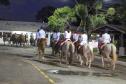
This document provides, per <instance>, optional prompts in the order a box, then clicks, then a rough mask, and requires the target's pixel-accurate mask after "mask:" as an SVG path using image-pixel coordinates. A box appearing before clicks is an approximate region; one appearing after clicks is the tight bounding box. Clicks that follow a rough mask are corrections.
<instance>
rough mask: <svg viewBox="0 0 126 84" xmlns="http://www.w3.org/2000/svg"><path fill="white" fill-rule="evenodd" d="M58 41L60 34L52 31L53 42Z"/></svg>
mask: <svg viewBox="0 0 126 84" xmlns="http://www.w3.org/2000/svg"><path fill="white" fill-rule="evenodd" d="M59 39H60V32H58V31H54V33H53V40H54V41H56V42H58V41H59Z"/></svg>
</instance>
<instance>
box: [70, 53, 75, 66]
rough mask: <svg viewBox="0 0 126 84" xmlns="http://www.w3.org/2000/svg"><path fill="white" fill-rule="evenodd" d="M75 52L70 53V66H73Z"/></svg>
mask: <svg viewBox="0 0 126 84" xmlns="http://www.w3.org/2000/svg"><path fill="white" fill-rule="evenodd" d="M73 55H74V54H73V52H70V57H69V64H72V61H73Z"/></svg>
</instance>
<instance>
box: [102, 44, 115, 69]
mask: <svg viewBox="0 0 126 84" xmlns="http://www.w3.org/2000/svg"><path fill="white" fill-rule="evenodd" d="M101 56H102V66H103V67H104V66H105V63H104V58H107V60H108V61H109V62H110V63H111V66H112V70H115V64H116V61H117V54H116V46H115V45H114V44H112V43H111V44H106V45H105V46H104V47H103V49H102V50H101Z"/></svg>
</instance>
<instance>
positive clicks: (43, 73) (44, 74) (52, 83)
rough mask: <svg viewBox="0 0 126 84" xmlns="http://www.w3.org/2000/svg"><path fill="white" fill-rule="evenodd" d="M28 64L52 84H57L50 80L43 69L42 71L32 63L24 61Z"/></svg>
mask: <svg viewBox="0 0 126 84" xmlns="http://www.w3.org/2000/svg"><path fill="white" fill-rule="evenodd" d="M24 62H26V63H28V64H31V65H32V66H33V67H34V68H35V69H36V70H37V71H39V72H40V74H41V75H43V76H44V77H45V78H46V79H47V80H48V81H49V83H50V84H55V81H54V80H53V79H52V78H50V77H49V76H48V75H47V74H46V73H45V72H44V71H43V70H42V69H40V68H39V67H38V66H36V65H35V64H33V63H31V62H27V61H24Z"/></svg>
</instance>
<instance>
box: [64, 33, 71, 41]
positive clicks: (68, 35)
mask: <svg viewBox="0 0 126 84" xmlns="http://www.w3.org/2000/svg"><path fill="white" fill-rule="evenodd" d="M64 37H65V39H66V40H70V38H71V31H70V32H69V33H68V31H65V33H64Z"/></svg>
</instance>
